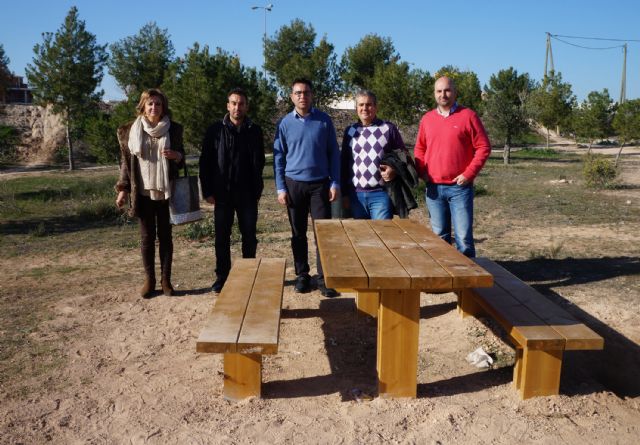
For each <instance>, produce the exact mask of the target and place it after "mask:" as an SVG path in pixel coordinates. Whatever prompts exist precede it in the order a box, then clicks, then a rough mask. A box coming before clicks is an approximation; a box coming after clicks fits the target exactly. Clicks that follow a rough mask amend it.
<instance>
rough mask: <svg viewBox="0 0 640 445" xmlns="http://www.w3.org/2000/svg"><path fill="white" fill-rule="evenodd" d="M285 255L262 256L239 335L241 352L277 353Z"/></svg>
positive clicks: (239, 350) (239, 349)
mask: <svg viewBox="0 0 640 445" xmlns="http://www.w3.org/2000/svg"><path fill="white" fill-rule="evenodd" d="M285 263H286V261H285V259H284V258H263V259H261V260H260V266H259V268H258V272H257V275H256V280H255V282H256V283H260V285H259V286H257V285H256V286H254V288H253V290H252V292H251V300H250V301H249V304H248V306H247V312H246V314H245V316H244V322H243V323H242V331H241V332H240V335H239V337H238V351H237V352H241V353H244V354H249V353H262V354H276V353H277V352H278V337H279V335H280V312H281V309H282V290H283V285H284V274H285Z"/></svg>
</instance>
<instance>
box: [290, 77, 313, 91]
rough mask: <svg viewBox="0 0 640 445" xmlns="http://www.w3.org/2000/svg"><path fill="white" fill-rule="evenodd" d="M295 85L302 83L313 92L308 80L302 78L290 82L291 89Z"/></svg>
mask: <svg viewBox="0 0 640 445" xmlns="http://www.w3.org/2000/svg"><path fill="white" fill-rule="evenodd" d="M297 83H303V84H305V85H306V86H308V87H309V89H310V90H311V91H313V85H312V84H311V81H310V80H309V79H307V78H304V77H296V78H295V79H293V82H291V88H293V86H294V85H295V84H297Z"/></svg>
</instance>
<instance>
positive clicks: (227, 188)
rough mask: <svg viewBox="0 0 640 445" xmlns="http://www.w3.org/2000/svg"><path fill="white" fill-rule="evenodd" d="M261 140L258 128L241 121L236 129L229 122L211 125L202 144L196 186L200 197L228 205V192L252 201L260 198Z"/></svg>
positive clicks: (262, 186)
mask: <svg viewBox="0 0 640 445" xmlns="http://www.w3.org/2000/svg"><path fill="white" fill-rule="evenodd" d="M264 162H265V159H264V141H263V137H262V129H261V128H260V126H259V125H257V124H254V123H253V122H251V120H250V119H249V118H245V120H244V122H243V123H242V125H241V126H240V128H236V126H235V125H233V123H232V122H231V121H230V120H229V115H226V116H225V117H224V119H223V120H221V121H218V122H216V123H214V124H213V125H211V126H210V127H209V129H208V130H207V133H206V135H205V137H204V140H203V141H202V153H201V154H200V186H201V187H202V196H203V197H204V198H205V199H206V198H208V197H209V196H213V197H214V198H215V200H216V202H228V201H229V199H230V197H231V196H232V192H241V193H242V195H243V196H251V197H253V198H255V199H256V200H258V199H260V196H262V190H263V188H264V182H263V180H262V169H263V168H264Z"/></svg>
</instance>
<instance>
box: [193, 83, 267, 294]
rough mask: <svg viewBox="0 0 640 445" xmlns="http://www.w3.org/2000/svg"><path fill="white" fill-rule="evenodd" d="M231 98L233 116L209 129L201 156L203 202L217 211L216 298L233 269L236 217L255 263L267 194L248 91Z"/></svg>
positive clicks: (237, 91) (259, 137) (244, 254)
mask: <svg viewBox="0 0 640 445" xmlns="http://www.w3.org/2000/svg"><path fill="white" fill-rule="evenodd" d="M227 98H228V101H227V110H228V111H229V112H228V113H227V114H226V115H225V116H224V119H222V120H221V121H218V122H216V123H214V124H213V125H211V126H210V127H209V129H208V130H207V133H206V135H205V137H204V141H203V142H202V153H201V155H200V185H201V187H202V196H203V197H204V199H205V200H206V201H207V202H208V203H209V204H213V205H214V218H215V231H216V239H215V243H216V246H215V252H216V280H215V282H214V283H213V286H211V290H212V291H213V292H216V293H218V292H220V291H221V290H222V287H223V286H224V283H225V281H226V280H227V276H228V275H229V270H230V269H231V227H232V226H233V219H234V213H235V214H237V215H238V226H239V229H240V233H241V234H242V257H243V258H255V257H256V247H257V245H258V239H257V238H256V224H257V221H258V201H259V200H260V197H261V196H262V189H263V188H264V183H263V180H262V169H263V168H264V141H263V137H262V129H261V128H260V126H258V125H257V124H254V123H253V122H252V121H251V119H249V117H248V116H247V112H248V110H249V101H248V99H247V94H246V93H245V92H244V90H242V89H240V88H235V89H233V90H231V91H230V92H229V94H228V95H227Z"/></svg>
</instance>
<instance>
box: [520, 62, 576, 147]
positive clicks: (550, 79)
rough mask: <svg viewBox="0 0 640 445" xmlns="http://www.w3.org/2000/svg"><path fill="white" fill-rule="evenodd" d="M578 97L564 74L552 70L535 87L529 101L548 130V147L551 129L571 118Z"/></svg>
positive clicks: (535, 113) (531, 110) (534, 113)
mask: <svg viewBox="0 0 640 445" xmlns="http://www.w3.org/2000/svg"><path fill="white" fill-rule="evenodd" d="M575 102H576V98H575V96H574V95H573V93H572V91H571V84H569V83H565V82H563V81H562V74H561V73H555V72H553V71H551V72H550V74H549V75H548V76H545V77H544V79H543V80H542V82H541V83H540V84H539V85H538V86H537V87H536V88H534V90H533V91H532V93H531V97H530V100H529V101H528V104H529V107H530V108H529V109H530V112H531V113H532V115H533V117H534V118H535V120H536V121H538V123H540V124H541V125H542V126H544V127H545V128H546V130H547V149H548V148H549V129H550V128H551V127H556V128H559V126H560V125H561V124H563V123H567V122H568V121H569V119H571V112H572V110H573V108H574V107H575Z"/></svg>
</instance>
